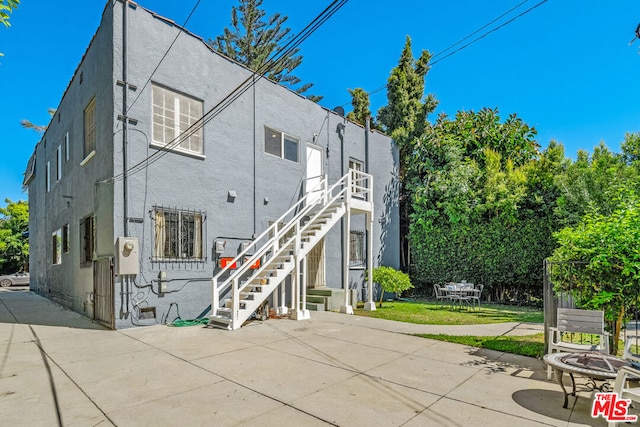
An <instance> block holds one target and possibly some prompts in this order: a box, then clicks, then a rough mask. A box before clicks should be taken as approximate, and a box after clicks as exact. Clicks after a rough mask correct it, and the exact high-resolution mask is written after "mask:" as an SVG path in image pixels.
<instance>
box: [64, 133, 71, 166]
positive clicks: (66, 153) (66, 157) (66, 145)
mask: <svg viewBox="0 0 640 427" xmlns="http://www.w3.org/2000/svg"><path fill="white" fill-rule="evenodd" d="M70 157H71V154H70V153H69V132H67V133H65V134H64V160H65V162H68V161H69V158H70Z"/></svg>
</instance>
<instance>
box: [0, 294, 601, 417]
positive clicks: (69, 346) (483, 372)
mask: <svg viewBox="0 0 640 427" xmlns="http://www.w3.org/2000/svg"><path fill="white" fill-rule="evenodd" d="M405 326H406V325H404V324H398V323H397V322H387V321H381V320H377V319H367V318H363V317H358V316H349V315H343V314H338V313H328V312H321V313H315V312H313V313H312V318H311V319H310V320H305V321H292V320H288V319H271V320H268V321H266V322H253V323H250V324H248V325H247V326H245V327H243V328H242V329H240V330H238V331H234V332H228V331H222V330H216V329H210V328H204V327H200V326H196V327H184V328H173V327H167V326H163V325H157V326H150V327H141V328H136V329H128V330H120V331H107V330H105V329H103V328H101V327H100V326H97V325H95V324H93V323H92V322H91V321H90V320H89V319H86V318H84V317H82V316H80V315H78V314H76V313H74V312H71V311H69V310H66V309H64V308H62V307H60V306H58V305H56V304H54V303H51V302H49V301H48V300H46V299H44V298H42V297H40V296H39V295H36V294H33V293H31V292H30V291H28V290H0V425H2V426H47V427H49V426H56V425H60V426H62V425H64V426H95V425H98V426H110V425H115V426H245V425H246V426H255V425H279V426H314V425H318V426H323V425H339V426H465V427H468V426H485V425H486V426H494V427H500V426H505V427H506V426H518V427H526V426H540V425H553V426H580V425H606V424H605V423H604V420H602V419H597V420H595V419H592V418H591V417H590V415H589V414H590V409H591V400H590V394H588V393H586V392H585V393H581V394H579V396H578V397H573V398H571V400H570V404H569V409H563V408H562V393H561V391H560V387H559V386H558V384H556V383H555V382H550V381H547V380H546V372H545V368H544V365H543V363H542V362H541V361H539V360H536V359H532V358H527V357H520V356H513V355H509V354H504V353H500V352H496V351H486V350H478V349H475V348H471V347H466V346H462V345H457V344H450V343H445V342H439V341H432V340H427V339H423V338H418V337H414V336H410V335H407V334H406V333H413V332H414V331H413V330H406V327H405ZM505 328H507V329H509V328H510V326H506V327H505ZM522 328H523V329H524V330H527V329H528V328H529V326H528V325H523V326H522ZM409 329H411V327H410V328H409ZM444 329H447V328H443V331H444ZM470 329H471V328H470ZM517 329H518V328H517V327H516V328H511V330H512V331H513V330H517ZM534 332H535V331H534Z"/></svg>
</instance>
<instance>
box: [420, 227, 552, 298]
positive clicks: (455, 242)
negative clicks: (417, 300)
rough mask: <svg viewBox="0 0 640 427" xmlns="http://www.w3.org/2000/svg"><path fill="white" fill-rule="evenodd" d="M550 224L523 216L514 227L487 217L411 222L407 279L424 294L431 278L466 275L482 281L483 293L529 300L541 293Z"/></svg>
mask: <svg viewBox="0 0 640 427" xmlns="http://www.w3.org/2000/svg"><path fill="white" fill-rule="evenodd" d="M551 233H552V230H551V227H549V226H547V227H545V223H544V221H540V220H534V219H529V220H523V221H520V222H519V223H518V225H517V227H511V226H507V225H505V224H503V223H501V222H500V221H499V220H498V219H494V220H492V221H489V222H487V223H475V224H469V225H452V224H447V225H444V226H442V225H441V226H438V225H433V226H430V227H418V226H415V225H414V226H413V227H412V230H411V234H412V264H413V265H412V271H411V276H412V281H413V283H414V284H415V285H416V288H417V291H418V292H419V293H423V294H430V293H431V289H432V285H433V284H434V283H439V284H442V283H445V282H449V281H459V280H466V281H468V282H473V283H482V284H483V285H484V294H485V297H486V298H488V299H490V300H499V301H504V302H509V301H511V302H517V303H532V302H535V301H536V300H539V299H540V298H542V263H543V260H544V259H545V258H546V257H548V256H550V255H551V253H552V251H553V246H554V240H553V238H552V236H551Z"/></svg>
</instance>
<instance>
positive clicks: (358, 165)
mask: <svg viewBox="0 0 640 427" xmlns="http://www.w3.org/2000/svg"><path fill="white" fill-rule="evenodd" d="M349 170H354V171H357V172H362V171H364V163H362V162H361V161H360V160H356V159H349ZM359 178H360V174H359V173H353V172H351V180H352V182H353V185H352V186H351V193H353V195H354V196H361V195H362V194H360V193H362V186H363V185H364V182H360V181H359Z"/></svg>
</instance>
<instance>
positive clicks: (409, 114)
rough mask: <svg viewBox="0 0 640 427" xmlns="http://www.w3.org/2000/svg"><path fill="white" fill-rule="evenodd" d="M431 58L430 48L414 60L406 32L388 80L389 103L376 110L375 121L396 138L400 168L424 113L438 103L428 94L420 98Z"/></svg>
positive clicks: (418, 132) (422, 123)
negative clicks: (400, 50) (396, 61)
mask: <svg viewBox="0 0 640 427" xmlns="http://www.w3.org/2000/svg"><path fill="white" fill-rule="evenodd" d="M430 59H431V54H430V53H429V51H426V50H423V51H422V53H421V54H420V57H419V58H418V59H417V60H415V59H414V58H413V53H412V52H411V38H410V37H409V36H407V40H406V42H405V45H404V49H403V50H402V54H401V55H400V60H399V61H398V66H397V67H395V68H394V69H393V70H392V71H391V75H390V76H389V80H388V81H387V99H388V101H389V103H388V104H387V105H386V106H384V107H382V108H380V110H378V122H379V123H380V124H381V125H382V127H383V130H385V131H386V132H387V133H388V134H389V135H390V136H391V137H392V138H393V139H394V140H395V142H396V144H397V145H398V148H399V150H400V162H401V170H402V171H403V170H404V166H405V165H406V156H407V155H408V152H409V145H410V144H411V142H412V140H413V139H414V138H416V137H419V136H421V135H422V133H423V132H424V128H425V125H426V120H427V115H428V114H429V113H432V112H433V111H434V110H435V108H436V106H437V105H438V103H437V101H436V99H435V97H434V96H433V95H431V94H430V95H428V96H427V97H426V99H425V100H424V102H423V100H422V99H423V97H424V80H425V76H426V75H427V72H428V71H429V68H430V67H429V60H430Z"/></svg>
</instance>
